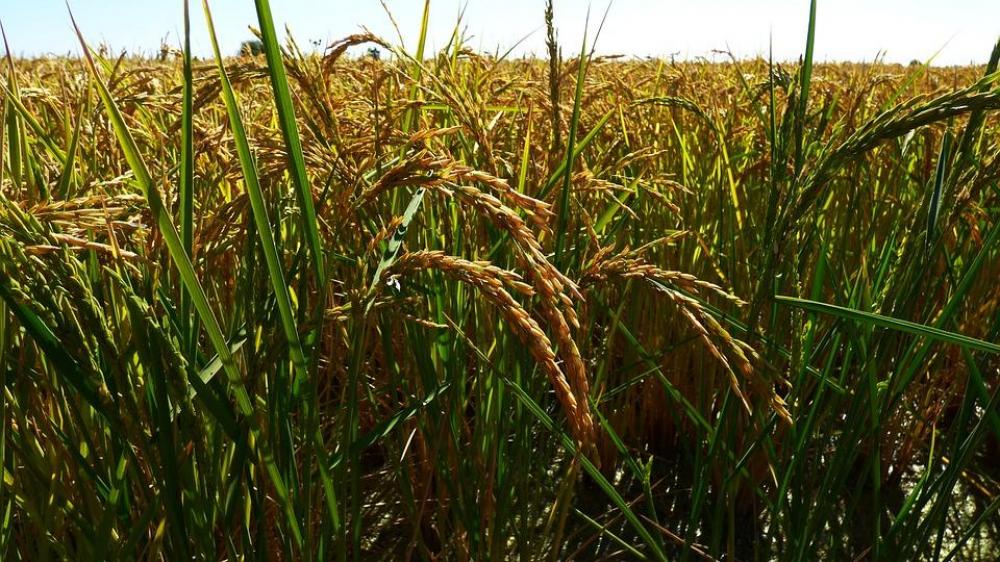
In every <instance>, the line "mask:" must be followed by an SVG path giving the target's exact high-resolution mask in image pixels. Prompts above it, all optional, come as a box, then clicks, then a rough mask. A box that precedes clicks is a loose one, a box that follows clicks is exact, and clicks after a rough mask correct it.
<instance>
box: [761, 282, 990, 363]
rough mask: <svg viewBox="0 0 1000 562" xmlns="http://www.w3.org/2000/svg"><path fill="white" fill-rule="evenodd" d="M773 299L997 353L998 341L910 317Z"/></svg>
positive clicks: (794, 298)
mask: <svg viewBox="0 0 1000 562" xmlns="http://www.w3.org/2000/svg"><path fill="white" fill-rule="evenodd" d="M775 300H777V301H778V302H779V303H781V304H785V305H788V306H793V307H795V308H801V309H803V310H809V311H812V312H818V313H821V314H828V315H830V316H835V317H837V318H843V319H845V320H852V321H855V322H860V323H863V324H869V325H873V326H880V327H882V328H889V329H891V330H897V331H900V332H906V333H908V334H913V335H916V336H921V337H925V338H928V339H932V340H936V341H940V342H944V343H950V344H955V345H959V346H962V347H967V348H969V349H975V350H977V351H986V352H989V353H1000V345H997V344H995V343H990V342H986V341H983V340H978V339H975V338H970V337H969V336H964V335H962V334H957V333H955V332H948V331H946V330H942V329H940V328H935V327H933V326H927V325H924V324H918V323H916V322H910V321H909V320H901V319H899V318H892V317H889V316H883V315H881V314H875V313H872V312H864V311H861V310H856V309H853V308H846V307H843V306H837V305H834V304H828V303H823V302H817V301H811V300H807V299H800V298H796V297H788V296H784V295H778V296H776V297H775Z"/></svg>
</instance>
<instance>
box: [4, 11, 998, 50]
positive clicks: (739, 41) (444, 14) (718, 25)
mask: <svg viewBox="0 0 1000 562" xmlns="http://www.w3.org/2000/svg"><path fill="white" fill-rule="evenodd" d="M385 2H386V4H387V5H388V7H389V9H390V10H391V11H392V13H393V16H394V17H395V19H396V21H397V22H398V23H399V25H400V28H401V30H402V32H403V35H404V40H405V41H406V43H407V44H408V45H409V46H412V45H413V44H414V43H415V39H416V35H417V31H418V29H419V27H420V15H421V10H422V8H423V0H385ZM271 3H272V8H273V10H274V15H275V19H276V20H277V22H278V25H279V26H280V25H282V24H287V25H288V26H289V27H290V28H291V29H292V31H293V33H294V35H295V37H296V39H297V40H298V41H299V42H300V44H301V45H302V46H303V47H304V46H306V45H307V44H308V43H309V42H310V41H311V40H320V41H322V42H323V43H324V44H325V43H327V42H329V41H331V40H335V39H338V38H341V37H344V36H346V35H349V34H351V33H355V32H357V31H358V30H359V29H360V28H361V26H367V27H368V28H369V29H371V30H372V31H373V32H375V33H376V34H378V35H381V36H383V37H385V38H386V39H389V40H393V41H394V40H396V33H395V31H394V29H393V27H392V25H391V24H390V21H389V18H388V17H387V16H386V13H385V11H384V9H383V8H382V5H381V3H380V2H379V0H272V2H271ZM70 4H71V6H72V7H73V10H74V13H75V14H76V16H77V19H78V21H79V23H80V26H81V28H82V29H83V32H84V34H85V36H86V37H87V40H88V41H89V42H90V43H92V44H98V43H101V42H105V43H107V44H108V45H110V46H111V47H112V48H114V49H115V50H116V51H117V50H120V49H127V50H129V51H137V50H141V51H145V52H152V51H155V50H156V49H157V48H158V46H159V44H160V42H161V40H166V41H167V42H169V43H171V44H174V45H177V44H179V32H180V29H181V13H182V11H181V6H182V2H181V0H71V2H70ZM211 5H212V9H213V13H214V16H215V20H216V26H217V27H218V31H219V35H220V41H221V42H222V45H223V48H224V49H228V50H229V51H231V52H234V51H236V50H237V48H238V45H239V43H240V41H241V40H243V39H246V38H248V37H249V35H250V34H249V32H248V31H247V28H248V26H249V25H252V24H253V23H254V22H255V12H254V8H253V0H214V1H212V2H211ZM465 5H467V9H466V13H465V19H464V20H463V21H464V25H465V29H466V33H467V35H468V36H469V37H470V41H469V43H470V45H471V46H472V47H474V48H477V49H481V50H486V51H493V50H495V49H496V48H497V47H500V48H501V50H506V49H507V48H509V47H511V46H513V45H514V44H515V43H517V42H518V41H519V40H520V39H521V38H523V37H525V36H527V39H526V40H525V41H524V42H523V43H522V44H521V47H520V48H519V49H518V50H517V51H516V52H517V53H519V54H520V53H535V54H542V53H543V52H544V41H545V33H544V28H543V20H542V9H543V5H544V0H432V2H431V21H430V38H429V44H430V46H432V47H435V46H436V47H441V46H443V45H444V44H445V43H446V42H447V40H448V37H449V36H450V34H451V31H452V29H453V27H454V24H455V22H456V20H457V17H458V13H459V10H460V9H461V7H462V6H465ZM590 5H592V6H593V8H592V9H593V12H594V13H593V14H592V17H591V23H592V24H595V23H596V20H597V19H599V16H600V14H601V13H603V11H604V8H605V7H606V5H607V0H593V1H592V2H590ZM587 6H588V2H587V1H585V0H555V12H556V20H557V21H556V24H557V27H558V29H559V34H560V40H561V42H562V43H563V45H564V51H565V52H566V53H567V54H569V53H571V52H573V51H575V50H576V49H577V45H579V42H580V39H581V37H582V35H581V34H582V32H583V28H584V20H585V15H586V12H587ZM818 13H819V18H818V25H817V39H816V57H817V59H818V60H859V61H864V60H869V61H870V60H872V59H873V58H874V57H875V56H876V55H878V54H879V53H880V52H884V54H885V58H886V60H889V61H899V62H908V61H910V60H912V59H921V60H924V59H927V58H928V57H930V56H932V55H933V54H934V53H935V52H937V51H939V50H940V51H941V52H940V54H939V55H938V57H937V58H936V59H935V62H936V63H939V64H963V63H968V62H984V61H985V60H986V58H987V57H988V55H989V52H990V49H991V47H992V45H993V43H994V42H995V41H996V39H997V37H998V36H1000V0H949V1H947V2H945V1H940V0H937V1H935V0H877V1H876V0H819V9H818ZM807 14H808V2H807V1H806V0H686V1H680V0H615V1H614V3H613V4H612V6H611V11H610V13H609V16H608V19H607V23H606V25H605V27H604V31H603V32H602V34H601V36H600V40H599V42H598V49H597V50H598V52H600V53H605V54H607V53H618V54H627V55H640V56H645V55H660V56H663V55H670V54H672V53H677V54H678V56H679V57H688V58H690V57H697V56H708V57H711V56H712V51H713V50H715V49H727V48H728V49H729V50H731V51H732V52H734V53H736V54H738V55H740V56H753V55H756V54H765V55H766V53H767V49H768V41H769V37H773V45H774V52H775V58H776V59H779V60H789V59H794V58H796V57H797V56H798V54H799V53H800V52H801V51H802V49H803V44H804V41H805V23H806V19H807ZM0 20H2V21H3V24H4V26H5V27H6V29H7V34H8V37H9V39H10V43H11V50H12V51H14V52H15V53H17V54H22V55H37V54H44V53H56V54H65V53H67V52H71V53H77V52H78V47H77V45H76V43H75V42H74V37H73V34H72V29H71V27H70V23H69V17H68V16H67V12H66V7H65V4H64V0H0ZM192 28H193V30H194V33H195V34H194V44H195V50H196V51H197V52H198V53H199V54H201V55H205V54H208V49H209V45H208V41H207V37H206V36H205V34H204V28H205V25H204V18H203V16H202V12H201V6H200V0H192Z"/></svg>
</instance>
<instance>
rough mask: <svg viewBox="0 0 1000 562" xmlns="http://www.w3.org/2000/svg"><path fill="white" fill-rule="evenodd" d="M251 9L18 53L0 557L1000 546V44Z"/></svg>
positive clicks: (2, 218)
mask: <svg viewBox="0 0 1000 562" xmlns="http://www.w3.org/2000/svg"><path fill="white" fill-rule="evenodd" d="M257 5H258V9H259V12H260V14H261V39H262V41H261V42H260V44H259V46H260V48H261V49H262V53H260V54H249V53H248V54H245V55H244V56H240V57H222V56H221V55H218V56H217V58H216V59H215V60H211V59H208V60H191V59H190V57H187V56H185V53H184V51H173V50H171V49H169V48H165V49H164V51H163V52H162V54H161V56H160V57H159V58H156V57H152V58H129V57H115V56H113V55H112V54H110V53H107V52H104V51H101V50H97V51H96V52H94V55H93V58H90V57H89V56H88V57H82V58H80V59H39V60H10V59H8V61H7V63H9V64H7V65H6V69H5V70H4V75H5V78H4V80H3V84H4V90H3V96H4V102H3V119H2V120H3V124H4V130H3V135H2V137H0V138H2V143H3V146H2V150H0V155H2V159H3V162H2V166H0V174H2V177H0V298H2V304H0V387H2V389H3V400H2V402H0V467H2V469H3V485H2V486H0V518H2V532H0V558H2V559H4V560H61V559H80V560H104V559H113V560H135V559H149V560H183V559H189V558H194V559H218V560H222V559H227V560H298V559H315V560H328V559H339V560H347V559H363V560H375V559H385V560H400V559H412V560H439V559H440V560H505V559H520V560H543V559H549V560H564V559H579V560H616V559H617V560H635V559H654V560H660V559H682V560H712V559H718V560H722V559H725V560H771V559H775V560H814V559H837V560H876V559H877V560H904V559H906V560H912V559H920V560H948V559H956V560H993V559H995V558H996V556H997V553H998V549H1000V544H998V542H997V541H998V540H1000V539H998V534H1000V517H998V516H997V509H998V507H1000V482H998V479H1000V460H998V459H1000V456H998V455H1000V418H998V416H997V408H996V406H997V396H998V394H997V391H998V390H1000V378H998V377H1000V373H998V369H997V368H998V363H997V361H996V353H997V352H998V351H1000V346H998V345H997V344H994V343H990V342H992V341H996V340H997V339H998V328H1000V324H998V320H1000V317H998V312H1000V308H998V306H997V305H998V297H1000V293H998V285H997V283H996V278H997V274H998V273H1000V272H998V269H1000V267H998V264H997V259H996V258H997V251H998V249H1000V247H998V245H997V238H998V236H1000V222H998V216H997V213H998V202H1000V200H998V190H997V187H998V185H997V180H998V178H1000V147H998V146H997V141H998V137H997V131H998V129H997V126H998V122H997V120H996V118H995V117H994V116H993V114H992V113H990V110H993V109H997V108H1000V89H998V88H997V86H996V84H995V79H996V75H994V74H991V73H992V72H993V71H995V70H996V65H997V58H998V56H1000V47H998V49H996V50H994V52H993V56H992V59H991V63H990V65H989V66H988V67H985V68H984V67H978V68H973V67H962V68H935V67H930V66H927V65H924V64H920V63H915V64H912V65H909V66H905V67H904V66H899V65H884V64H878V63H875V64H817V65H813V64H812V61H811V44H812V34H811V33H809V34H808V40H807V45H808V46H810V47H809V48H807V49H806V53H805V55H804V57H803V59H802V60H801V61H798V62H795V63H783V64H779V63H774V62H771V61H768V60H762V59H757V60H733V61H731V62H728V63H708V62H690V61H689V62H672V61H665V60H664V61H661V60H652V61H636V60H628V59H615V58H610V59H608V58H597V57H591V56H589V49H590V44H585V45H584V46H583V49H582V50H581V51H580V54H579V56H577V55H576V54H572V55H571V54H564V55H563V56H559V54H558V53H559V49H558V47H556V41H557V40H556V38H555V36H554V34H553V35H551V45H552V47H553V48H552V51H551V53H550V60H515V59H508V58H506V57H499V56H495V55H493V56H490V55H484V54H478V53H475V52H473V51H471V50H469V49H467V48H466V47H465V46H464V45H463V43H462V36H461V34H460V33H458V31H457V29H458V28H456V34H455V36H454V39H453V41H452V43H451V44H450V45H448V46H447V47H446V48H445V49H443V50H442V51H441V52H440V53H438V54H436V55H434V56H431V55H430V54H429V53H426V54H425V53H424V52H423V47H422V45H423V43H421V47H420V48H419V49H418V51H417V52H414V53H405V52H403V51H402V50H401V49H399V48H397V47H395V46H394V45H391V44H389V43H387V42H386V41H384V40H382V39H380V38H377V37H374V36H371V35H366V34H361V35H356V36H352V37H349V38H346V39H345V40H343V41H341V42H337V43H334V44H333V45H330V46H329V47H328V48H327V49H326V50H325V51H324V52H323V53H322V54H303V53H302V52H301V51H300V50H299V49H298V47H297V46H296V45H294V44H293V43H286V42H284V39H280V40H279V37H278V36H277V35H276V33H275V30H274V29H273V26H271V25H270V24H269V18H270V15H269V12H268V10H266V9H261V7H262V6H263V7H264V8H266V7H267V2H266V1H264V0H258V2H257ZM195 19H196V20H197V23H194V25H201V24H202V23H201V20H200V18H195ZM84 31H86V30H84ZM550 33H552V31H551V30H550ZM82 41H83V39H81V42H82ZM349 47H352V49H350V50H349V49H348V48H349ZM368 48H375V49H377V52H378V55H379V56H375V53H374V52H372V53H369V54H368V55H365V49H368ZM563 50H565V51H574V53H575V51H576V49H575V48H573V47H572V46H563ZM348 53H349V54H348ZM570 147H572V149H571V148H570Z"/></svg>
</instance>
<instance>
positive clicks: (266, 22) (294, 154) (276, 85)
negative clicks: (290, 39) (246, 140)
mask: <svg viewBox="0 0 1000 562" xmlns="http://www.w3.org/2000/svg"><path fill="white" fill-rule="evenodd" d="M254 4H255V5H256V6H257V21H258V22H259V23H260V34H261V40H262V41H263V43H264V54H265V55H266V57H267V69H268V74H269V76H270V79H271V89H272V91H273V92H274V101H275V104H276V106H277V110H278V121H279V123H280V125H281V134H282V136H283V137H284V139H285V149H286V150H287V156H288V163H289V174H290V175H291V176H292V182H293V184H294V185H295V190H296V194H297V195H298V199H299V205H300V206H301V207H302V209H301V210H302V227H303V229H304V230H305V234H306V240H307V242H308V246H309V250H310V252H311V253H312V265H313V270H314V271H313V272H314V274H315V276H316V285H317V286H318V287H320V291H321V295H322V293H323V292H324V288H325V287H326V267H325V266H324V259H323V243H322V241H321V240H320V235H319V220H318V219H317V218H316V208H315V205H314V203H313V195H312V187H311V185H310V183H309V177H308V176H307V174H306V163H305V157H304V156H303V153H302V141H301V139H300V138H299V127H298V125H297V124H296V122H295V108H294V107H293V106H292V94H291V90H290V89H289V87H288V77H287V75H286V72H285V64H284V62H283V60H282V55H281V47H280V46H279V45H278V37H277V34H276V33H275V31H274V19H273V18H272V17H271V6H270V4H269V3H268V0H255V2H254ZM320 300H321V301H322V299H320Z"/></svg>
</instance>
